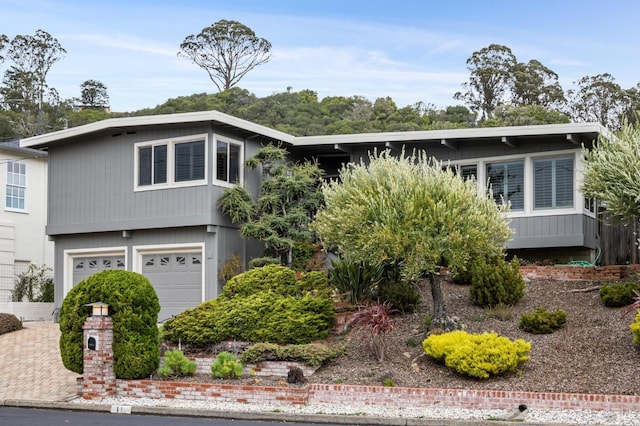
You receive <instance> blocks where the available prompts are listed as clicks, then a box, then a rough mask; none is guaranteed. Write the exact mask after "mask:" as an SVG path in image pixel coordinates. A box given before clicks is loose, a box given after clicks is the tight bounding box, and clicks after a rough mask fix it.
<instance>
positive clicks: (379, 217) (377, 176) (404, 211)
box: [311, 151, 511, 328]
mask: <svg viewBox="0 0 640 426" xmlns="http://www.w3.org/2000/svg"><path fill="white" fill-rule="evenodd" d="M322 192H323V195H324V198H325V206H324V207H323V208H322V209H321V210H320V211H319V212H318V213H317V215H316V218H315V220H314V221H313V222H312V224H311V227H312V229H313V230H315V232H316V233H317V235H318V237H319V238H320V239H321V240H322V241H323V243H324V244H325V245H326V246H327V245H328V246H332V247H336V248H337V249H338V250H339V252H340V253H341V254H343V255H345V256H348V257H350V258H353V259H361V260H364V259H366V260H369V261H375V260H379V261H382V260H383V259H389V258H391V259H395V260H398V261H399V262H401V268H402V273H403V274H404V275H405V277H406V278H408V279H417V278H422V277H426V278H427V279H428V280H429V282H430V285H431V293H432V296H433V303H434V312H433V317H432V324H433V325H434V326H436V327H442V328H451V327H452V326H453V325H452V324H451V322H450V318H448V317H447V315H446V310H445V305H444V300H443V297H442V289H441V285H440V279H439V278H437V277H436V275H437V272H438V270H439V268H440V267H441V266H447V267H449V268H451V269H452V270H453V271H463V270H465V269H466V268H467V267H468V265H469V264H470V262H471V260H472V259H474V258H476V257H480V256H483V257H493V256H503V255H504V244H505V242H506V241H507V239H508V238H509V237H510V235H511V231H510V229H509V226H508V223H507V220H506V219H505V217H504V215H503V214H502V213H503V212H504V211H506V206H502V205H501V206H499V205H497V204H496V203H495V202H494V201H493V198H492V197H491V196H490V195H489V194H488V193H480V192H478V189H477V186H476V183H475V181H473V180H465V179H463V178H462V177H460V176H458V175H456V174H455V173H454V172H453V171H452V170H451V168H448V167H444V168H443V165H442V164H441V163H439V162H438V161H436V160H435V159H433V158H429V157H427V155H426V154H425V153H424V152H414V153H413V154H412V155H410V156H405V155H404V153H403V154H402V155H401V156H400V157H394V156H392V155H391V153H390V152H389V151H384V152H382V153H380V154H372V155H370V157H369V163H368V164H365V163H364V162H361V163H360V164H353V163H351V164H347V165H346V166H345V167H343V169H342V170H341V172H340V179H339V180H335V181H331V182H330V183H328V184H326V185H324V186H323V191H322Z"/></svg>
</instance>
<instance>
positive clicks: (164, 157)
mask: <svg viewBox="0 0 640 426" xmlns="http://www.w3.org/2000/svg"><path fill="white" fill-rule="evenodd" d="M135 155H136V161H135V165H136V189H138V190H145V189H158V188H165V187H169V186H191V185H202V184H204V183H206V164H207V139H206V136H205V135H199V136H195V137H193V136H192V137H185V138H178V139H172V140H166V139H165V140H161V141H153V142H144V143H139V144H136V146H135Z"/></svg>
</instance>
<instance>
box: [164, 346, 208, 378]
mask: <svg viewBox="0 0 640 426" xmlns="http://www.w3.org/2000/svg"><path fill="white" fill-rule="evenodd" d="M197 367H198V366H197V364H196V362H195V361H191V360H190V359H189V358H187V357H186V356H184V353H183V352H182V351H179V350H174V351H167V352H165V354H164V363H163V364H162V366H161V367H160V368H159V369H158V374H159V375H160V376H163V377H164V376H183V375H188V376H190V375H192V374H193V373H195V372H196V368H197Z"/></svg>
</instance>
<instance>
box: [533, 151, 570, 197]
mask: <svg viewBox="0 0 640 426" xmlns="http://www.w3.org/2000/svg"><path fill="white" fill-rule="evenodd" d="M533 169H534V176H533V208H534V209H557V208H571V207H573V180H574V179H573V157H559V158H536V159H534V160H533Z"/></svg>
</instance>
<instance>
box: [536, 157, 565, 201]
mask: <svg viewBox="0 0 640 426" xmlns="http://www.w3.org/2000/svg"><path fill="white" fill-rule="evenodd" d="M565 159H571V160H573V170H572V178H573V180H572V189H571V192H572V194H573V197H572V204H573V206H571V207H554V206H551V207H536V206H535V196H536V194H535V189H536V188H535V185H536V181H535V179H536V175H535V162H536V160H543V161H544V160H546V161H549V160H550V161H553V162H552V164H553V170H552V172H551V187H552V191H551V195H552V196H551V203H552V205H553V204H555V203H556V202H557V201H558V200H557V198H558V197H557V194H556V196H555V197H554V196H553V194H555V193H556V189H557V188H556V187H557V176H556V170H555V168H556V162H555V161H557V160H565ZM554 160H555V161H554ZM531 161H532V162H531V164H532V166H534V167H533V169H532V174H531V177H532V179H533V183H532V184H533V188H532V194H531V195H532V203H533V206H532V208H533V210H535V211H540V210H561V209H567V208H573V207H574V206H575V204H576V191H575V187H576V166H575V164H576V159H575V156H571V155H553V156H544V157H533V158H532V160H531Z"/></svg>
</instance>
